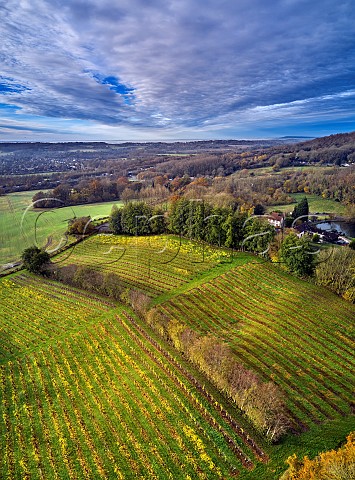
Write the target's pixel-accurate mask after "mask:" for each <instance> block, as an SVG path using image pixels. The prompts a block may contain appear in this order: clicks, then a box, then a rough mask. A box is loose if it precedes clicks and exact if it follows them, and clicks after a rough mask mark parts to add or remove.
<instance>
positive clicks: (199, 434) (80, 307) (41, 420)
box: [0, 274, 268, 480]
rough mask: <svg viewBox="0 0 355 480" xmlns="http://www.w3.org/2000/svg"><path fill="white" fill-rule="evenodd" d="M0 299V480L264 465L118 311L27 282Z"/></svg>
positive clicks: (253, 447)
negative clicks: (0, 479) (0, 454)
mask: <svg viewBox="0 0 355 480" xmlns="http://www.w3.org/2000/svg"><path fill="white" fill-rule="evenodd" d="M0 295H1V303H2V305H4V306H5V310H3V313H2V314H1V317H0V318H1V323H0V328H1V332H2V333H5V336H3V335H2V336H1V354H0V355H1V356H0V361H1V365H0V377H1V381H0V390H1V394H0V398H1V404H0V411H1V414H0V425H1V426H0V432H1V434H0V442H1V446H0V449H1V452H2V456H1V464H0V465H1V466H0V478H2V479H8V480H10V479H11V480H14V479H21V480H22V479H37V478H38V479H45V480H50V479H64V478H68V479H73V480H77V479H89V478H90V479H120V478H122V479H129V478H132V479H137V478H141V479H148V478H161V479H162V478H164V479H165V478H171V479H179V478H181V479H191V480H192V479H196V478H205V479H213V478H223V479H228V478H235V477H236V476H239V474H240V473H241V472H243V471H244V472H248V471H252V469H253V468H254V467H255V466H256V465H263V464H264V463H265V462H266V461H267V459H268V455H267V453H266V452H265V450H264V449H263V447H262V445H261V443H260V441H256V440H255V439H253V438H252V436H251V435H250V434H249V433H248V431H247V430H246V429H245V427H244V425H243V426H242V424H239V423H238V421H237V419H236V416H235V415H233V416H232V415H231V414H230V413H229V411H228V410H230V408H228V406H227V407H226V408H227V409H226V408H225V407H224V406H223V405H222V403H220V400H219V399H218V398H215V397H214V396H213V393H211V390H207V388H206V387H205V384H204V383H201V381H200V380H199V379H198V376H196V375H195V374H194V372H193V370H192V369H191V368H188V367H186V366H184V364H183V363H182V362H181V360H180V359H179V358H178V357H177V356H176V355H175V353H174V354H172V353H169V349H168V350H167V349H166V348H164V346H161V344H160V343H159V342H158V341H157V340H156V339H155V338H154V337H152V336H151V335H152V334H150V333H149V332H147V330H146V327H144V328H143V327H142V326H141V325H140V324H139V323H138V321H137V320H136V319H135V318H134V317H133V316H132V315H131V314H129V313H127V311H125V310H123V307H119V306H117V305H114V304H110V303H109V302H105V301H103V300H102V299H100V298H96V297H94V296H92V295H89V294H86V293H84V292H80V291H77V290H75V289H69V288H64V287H63V286H62V285H60V284H59V285H58V284H55V283H54V282H50V281H46V280H43V281H42V280H39V279H38V278H35V277H33V276H30V275H27V274H21V275H14V276H11V277H8V278H7V279H3V280H1V281H0ZM10 310H11V311H12V316H11V317H10V313H9V312H10Z"/></svg>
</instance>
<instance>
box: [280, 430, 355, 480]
mask: <svg viewBox="0 0 355 480" xmlns="http://www.w3.org/2000/svg"><path fill="white" fill-rule="evenodd" d="M346 440H347V441H346V444H345V445H344V446H343V447H341V448H339V449H338V450H330V451H327V452H323V453H320V454H319V455H318V456H317V457H315V458H314V459H313V460H310V459H309V458H308V456H305V457H304V458H303V459H299V458H298V457H297V455H295V454H294V455H292V456H290V457H289V458H288V459H287V462H286V463H287V464H288V465H289V468H288V470H286V472H285V473H284V474H283V475H282V476H281V478H280V480H311V479H314V480H352V479H354V478H355V432H352V433H350V434H349V435H348V437H347V439H346Z"/></svg>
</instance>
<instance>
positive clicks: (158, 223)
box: [110, 198, 275, 253]
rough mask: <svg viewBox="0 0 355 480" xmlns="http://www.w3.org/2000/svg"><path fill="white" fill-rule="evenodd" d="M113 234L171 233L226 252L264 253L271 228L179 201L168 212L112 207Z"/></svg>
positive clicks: (141, 205) (235, 213)
mask: <svg viewBox="0 0 355 480" xmlns="http://www.w3.org/2000/svg"><path fill="white" fill-rule="evenodd" d="M110 225H111V229H112V231H113V232H114V233H115V234H122V233H124V234H129V235H148V234H160V233H173V234H176V235H182V236H184V237H187V238H190V239H194V240H201V241H205V242H208V243H210V244H213V245H218V246H225V247H228V248H235V249H240V248H245V249H247V250H251V251H254V252H257V253H261V252H264V251H267V248H268V245H269V243H270V241H271V239H272V238H273V235H274V232H275V230H274V228H273V227H272V226H271V225H269V224H268V222H266V221H265V220H264V221H263V220H260V219H259V218H257V217H249V216H248V214H247V213H246V212H241V211H240V209H233V208H231V207H229V208H222V207H221V208H219V207H213V206H212V205H211V204H209V203H206V202H203V201H199V200H198V201H197V200H186V199H184V198H183V199H180V200H177V201H175V202H172V203H171V205H170V209H169V211H168V212H163V211H162V210H161V208H160V207H151V206H150V205H148V204H147V203H145V202H130V203H127V204H126V205H125V206H124V207H123V208H121V209H118V208H117V207H113V209H112V212H111V216H110Z"/></svg>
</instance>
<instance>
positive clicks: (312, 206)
mask: <svg viewBox="0 0 355 480" xmlns="http://www.w3.org/2000/svg"><path fill="white" fill-rule="evenodd" d="M290 197H292V198H293V199H294V200H295V203H290V204H287V205H275V206H271V207H268V208H267V210H268V212H272V211H274V210H280V211H282V212H292V210H293V208H294V206H295V205H296V202H299V201H300V200H301V199H302V198H304V197H307V200H308V205H309V211H310V213H323V212H325V213H333V214H335V215H344V214H345V206H344V205H342V204H341V203H339V202H336V201H335V200H332V199H330V198H322V197H319V196H318V195H309V194H305V193H290Z"/></svg>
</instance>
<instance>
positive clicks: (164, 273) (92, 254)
mask: <svg viewBox="0 0 355 480" xmlns="http://www.w3.org/2000/svg"><path fill="white" fill-rule="evenodd" d="M250 258H251V256H250V255H248V254H244V255H242V254H239V256H238V259H239V261H240V262H241V263H243V262H245V261H249V260H250ZM54 261H55V262H58V265H59V266H61V265H68V264H71V263H75V264H80V265H88V266H90V267H93V268H97V269H98V270H101V271H104V272H114V273H116V274H118V275H119V277H120V278H121V280H122V281H123V282H124V283H125V285H126V286H127V287H131V288H136V289H140V290H143V291H145V292H146V293H148V294H149V295H151V296H156V295H159V294H161V293H163V292H166V291H169V290H173V289H176V288H178V287H180V286H181V285H183V284H185V283H187V282H189V281H191V280H192V279H194V277H196V275H198V274H201V273H203V272H205V271H207V270H210V269H211V268H212V267H214V266H215V265H217V264H218V263H220V262H230V261H231V254H230V253H229V252H227V251H225V250H223V249H218V248H213V247H209V246H207V245H201V244H197V243H193V242H187V241H186V240H180V239H179V238H176V237H172V236H167V235H163V236H150V237H128V236H122V235H120V236H115V235H96V236H94V237H91V238H89V239H88V240H86V241H85V242H82V243H80V244H78V245H76V246H75V247H73V248H71V249H69V250H68V251H66V252H64V253H63V254H61V255H59V256H57V257H56V258H55V260H54Z"/></svg>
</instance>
